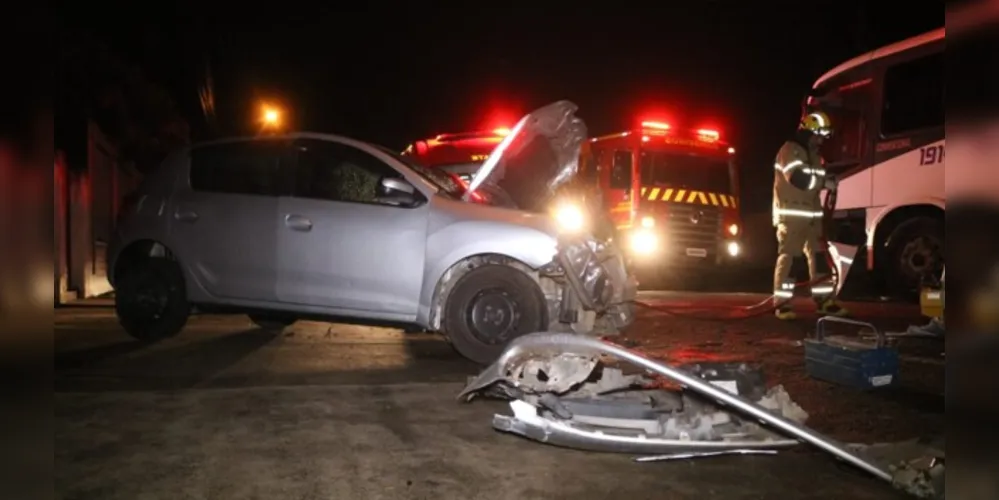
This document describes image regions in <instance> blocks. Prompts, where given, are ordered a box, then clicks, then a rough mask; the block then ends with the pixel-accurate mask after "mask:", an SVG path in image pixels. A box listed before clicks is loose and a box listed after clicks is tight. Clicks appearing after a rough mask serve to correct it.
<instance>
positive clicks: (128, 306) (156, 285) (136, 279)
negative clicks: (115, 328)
mask: <svg viewBox="0 0 999 500" xmlns="http://www.w3.org/2000/svg"><path fill="white" fill-rule="evenodd" d="M115 281H116V282H117V283H116V285H117V286H116V288H115V314H116V315H117V316H118V322H119V323H120V324H121V326H122V328H124V329H125V332H126V333H128V334H129V335H131V336H132V337H134V338H136V339H139V340H143V341H154V340H160V339H164V338H168V337H173V336H174V335H177V334H178V333H180V331H181V330H182V329H183V328H184V325H185V324H187V318H188V316H190V314H191V305H190V304H189V303H188V302H187V290H186V289H185V287H184V275H183V273H182V272H181V270H180V266H179V265H177V263H176V262H174V261H171V260H167V259H159V258H151V259H146V260H142V261H140V262H136V263H134V264H133V265H131V266H129V268H127V269H124V270H123V272H122V273H121V275H120V276H118V277H117V279H116V280H115Z"/></svg>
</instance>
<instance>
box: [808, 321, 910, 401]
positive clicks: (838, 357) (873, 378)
mask: <svg viewBox="0 0 999 500" xmlns="http://www.w3.org/2000/svg"><path fill="white" fill-rule="evenodd" d="M830 322H833V323H845V324H849V325H853V326H857V327H860V328H858V331H857V334H856V335H853V336H840V335H828V333H827V331H826V325H827V324H828V323H830ZM863 329H868V330H872V331H873V332H874V340H866V339H863V338H861V337H860V335H859V333H860V331H861V330H863ZM805 372H806V373H807V374H808V376H810V377H812V378H816V379H819V380H825V381H827V382H832V383H834V384H840V385H845V386H849V387H855V388H858V389H873V388H878V387H887V386H891V385H895V383H896V382H897V381H898V350H897V349H895V348H894V347H892V346H889V345H888V339H887V337H886V336H885V334H884V332H882V331H880V330H878V329H877V328H876V327H875V326H874V325H872V324H870V323H864V322H862V321H855V320H851V319H845V318H836V317H830V316H827V317H823V318H819V320H818V322H816V324H815V335H814V336H813V337H811V338H808V339H805Z"/></svg>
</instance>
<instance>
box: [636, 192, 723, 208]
mask: <svg viewBox="0 0 999 500" xmlns="http://www.w3.org/2000/svg"><path fill="white" fill-rule="evenodd" d="M641 196H642V198H643V199H646V200H649V201H672V202H674V203H696V204H700V205H713V206H716V207H718V206H721V207H726V208H736V207H738V201H739V200H738V199H737V198H736V197H735V196H732V195H730V194H720V193H711V192H708V191H697V190H693V189H674V188H657V187H654V188H650V187H643V188H642V194H641Z"/></svg>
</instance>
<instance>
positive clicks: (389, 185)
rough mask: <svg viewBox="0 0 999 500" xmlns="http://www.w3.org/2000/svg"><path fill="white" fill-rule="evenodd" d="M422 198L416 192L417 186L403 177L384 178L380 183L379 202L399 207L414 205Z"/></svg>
mask: <svg viewBox="0 0 999 500" xmlns="http://www.w3.org/2000/svg"><path fill="white" fill-rule="evenodd" d="M421 201H422V200H421V199H420V197H419V196H417V194H416V188H415V187H413V185H412V184H410V183H408V182H406V181H405V180H403V179H397V178H393V177H385V178H382V180H381V181H379V183H378V202H379V203H383V204H386V205H393V206H397V207H413V206H416V205H419V204H420V202H421Z"/></svg>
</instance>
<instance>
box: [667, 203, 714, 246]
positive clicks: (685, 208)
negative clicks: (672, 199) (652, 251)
mask: <svg viewBox="0 0 999 500" xmlns="http://www.w3.org/2000/svg"><path fill="white" fill-rule="evenodd" d="M664 215H665V218H664V219H665V220H664V221H663V222H664V224H663V228H664V229H665V232H666V235H667V236H666V237H667V238H668V239H669V242H670V247H672V248H674V249H675V250H676V251H678V252H679V253H681V254H682V253H684V252H686V250H687V249H704V250H705V251H706V252H707V256H711V257H713V256H714V255H716V254H717V253H718V235H719V234H721V225H722V214H721V209H720V208H719V207H712V206H706V205H692V204H687V203H675V204H674V203H671V204H670V206H669V208H667V209H666V213H665V214H664Z"/></svg>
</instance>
